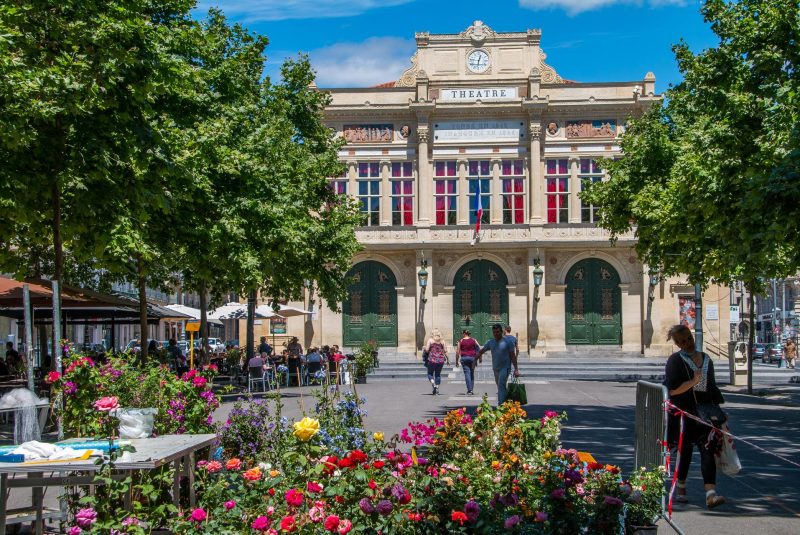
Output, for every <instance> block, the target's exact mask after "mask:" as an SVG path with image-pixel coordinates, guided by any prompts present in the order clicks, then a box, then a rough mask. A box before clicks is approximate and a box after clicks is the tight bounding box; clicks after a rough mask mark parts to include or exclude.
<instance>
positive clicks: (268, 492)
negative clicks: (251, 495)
mask: <svg viewBox="0 0 800 535" xmlns="http://www.w3.org/2000/svg"><path fill="white" fill-rule="evenodd" d="M267 494H269V495H270V496H275V489H273V488H272V487H270V489H269V490H268V491H267Z"/></svg>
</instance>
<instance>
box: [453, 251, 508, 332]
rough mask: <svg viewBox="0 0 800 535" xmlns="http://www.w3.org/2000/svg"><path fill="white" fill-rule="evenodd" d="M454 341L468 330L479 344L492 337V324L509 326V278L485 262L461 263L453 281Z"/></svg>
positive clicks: (498, 267) (495, 266)
mask: <svg viewBox="0 0 800 535" xmlns="http://www.w3.org/2000/svg"><path fill="white" fill-rule="evenodd" d="M453 282H454V285H455V289H454V291H453V338H454V342H455V341H457V340H458V339H459V338H461V331H463V330H464V329H469V331H470V332H471V333H472V336H473V338H475V339H476V340H478V342H480V343H481V344H483V343H484V342H486V341H487V340H488V339H489V338H491V337H492V325H494V324H495V323H500V324H502V325H508V278H507V277H506V274H505V272H504V271H503V270H502V269H501V268H500V266H498V265H497V264H495V263H494V262H490V261H488V260H473V261H471V262H468V263H467V264H464V265H463V266H462V267H461V269H459V270H458V272H457V273H456V277H455V280H454V281H453Z"/></svg>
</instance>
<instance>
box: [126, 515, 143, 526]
mask: <svg viewBox="0 0 800 535" xmlns="http://www.w3.org/2000/svg"><path fill="white" fill-rule="evenodd" d="M122 525H123V526H138V525H139V519H138V518H136V517H135V516H129V517H128V518H126V519H125V520H123V521H122Z"/></svg>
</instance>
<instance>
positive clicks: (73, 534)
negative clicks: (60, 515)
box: [67, 526, 83, 535]
mask: <svg viewBox="0 0 800 535" xmlns="http://www.w3.org/2000/svg"><path fill="white" fill-rule="evenodd" d="M81 533H83V530H82V529H81V528H79V527H78V526H72V527H71V528H69V530H67V535H81Z"/></svg>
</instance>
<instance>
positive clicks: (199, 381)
mask: <svg viewBox="0 0 800 535" xmlns="http://www.w3.org/2000/svg"><path fill="white" fill-rule="evenodd" d="M207 382H208V381H206V378H205V377H203V376H202V375H198V376H197V377H195V378H194V379H192V384H193V385H194V386H195V387H197V388H205V386H206V383H207Z"/></svg>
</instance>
